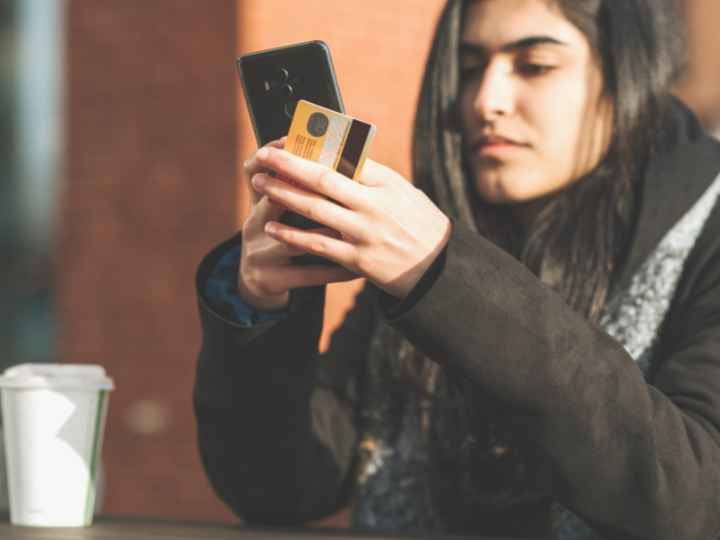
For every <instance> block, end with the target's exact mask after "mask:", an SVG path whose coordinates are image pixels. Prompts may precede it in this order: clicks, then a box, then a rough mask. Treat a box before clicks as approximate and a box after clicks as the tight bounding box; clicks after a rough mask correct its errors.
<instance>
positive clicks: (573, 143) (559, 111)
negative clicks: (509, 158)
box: [526, 84, 587, 185]
mask: <svg viewBox="0 0 720 540" xmlns="http://www.w3.org/2000/svg"><path fill="white" fill-rule="evenodd" d="M558 96H562V99H559V98H558ZM536 97H537V98H538V99H537V100H535V101H534V103H533V104H532V107H530V108H529V109H528V110H527V111H526V112H527V117H528V122H529V123H530V124H531V125H532V129H533V131H534V136H535V137H536V139H535V148H536V150H537V154H538V157H539V158H540V159H541V160H542V161H543V164H542V168H543V169H544V170H545V171H546V173H547V174H549V175H552V176H554V178H552V179H548V181H551V182H552V183H554V184H556V185H561V184H563V183H567V182H569V181H570V180H571V179H572V178H571V177H572V176H573V174H574V171H575V169H576V163H577V161H578V158H579V156H580V154H582V149H581V146H582V145H583V144H584V143H583V136H582V135H583V132H584V128H583V126H584V125H585V122H586V118H587V99H586V95H585V88H584V85H581V84H576V85H574V87H573V86H568V85H564V86H563V91H562V92H547V93H543V94H542V96H540V95H538V96H536Z"/></svg>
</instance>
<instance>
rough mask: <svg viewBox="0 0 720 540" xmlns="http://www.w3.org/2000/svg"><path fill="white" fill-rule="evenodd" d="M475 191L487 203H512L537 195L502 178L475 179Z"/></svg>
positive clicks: (527, 199)
mask: <svg viewBox="0 0 720 540" xmlns="http://www.w3.org/2000/svg"><path fill="white" fill-rule="evenodd" d="M475 191H476V193H477V194H478V196H479V197H480V198H481V199H482V200H483V201H485V202H486V203H488V204H514V203H521V202H525V201H529V200H531V199H534V198H536V197H537V195H535V194H533V193H528V192H526V191H524V190H522V189H518V186H514V185H513V184H512V183H508V182H503V181H502V180H488V179H477V180H476V181H475Z"/></svg>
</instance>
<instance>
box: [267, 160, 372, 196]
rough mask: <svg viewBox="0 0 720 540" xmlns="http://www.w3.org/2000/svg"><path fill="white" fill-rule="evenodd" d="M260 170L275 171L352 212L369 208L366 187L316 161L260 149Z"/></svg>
mask: <svg viewBox="0 0 720 540" xmlns="http://www.w3.org/2000/svg"><path fill="white" fill-rule="evenodd" d="M255 159H256V161H257V163H258V164H259V165H260V166H261V167H266V168H268V169H271V170H273V171H276V172H277V174H278V175H279V176H282V177H283V178H286V179H288V180H290V181H292V182H294V183H296V184H297V185H299V186H302V187H303V188H305V189H307V190H309V191H314V192H315V193H319V194H321V195H324V196H325V197H327V198H329V199H332V200H334V201H337V202H339V203H340V204H342V205H343V206H345V207H347V208H352V209H362V208H365V206H366V200H367V190H366V188H365V186H363V185H361V184H360V183H358V182H355V181H353V180H351V179H350V178H348V177H347V176H343V175H342V174H340V173H338V172H336V171H334V170H333V169H331V168H329V167H326V166H325V165H320V164H319V163H316V162H314V161H310V160H307V159H303V158H300V157H298V156H295V155H293V154H291V153H290V152H286V151H285V150H280V149H278V148H267V147H266V148H261V149H260V150H258V151H257V153H256V154H255Z"/></svg>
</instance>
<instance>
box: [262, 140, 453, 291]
mask: <svg viewBox="0 0 720 540" xmlns="http://www.w3.org/2000/svg"><path fill="white" fill-rule="evenodd" d="M255 162H256V163H257V166H258V167H260V168H262V169H266V170H272V171H275V172H276V173H277V175H278V176H277V177H272V176H270V175H268V174H265V173H260V174H256V175H254V176H253V178H252V182H253V187H254V188H255V189H256V190H257V191H258V192H259V193H262V194H264V195H265V196H267V197H268V199H269V200H270V201H271V204H275V205H278V206H280V207H283V208H288V209H290V210H292V211H293V212H296V213H298V214H301V215H303V216H305V217H307V218H309V219H311V220H313V221H316V222H318V223H321V224H323V225H326V226H327V227H328V228H329V229H332V230H334V231H337V232H338V233H339V234H338V235H337V236H335V237H333V236H332V235H330V234H327V232H319V231H309V230H308V231H306V230H300V229H296V228H293V227H290V226H287V225H284V224H282V223H279V222H278V221H277V220H276V218H268V219H266V220H265V221H264V227H265V230H266V231H267V232H268V234H269V235H270V236H271V237H272V238H274V239H276V240H278V241H280V242H281V243H282V244H283V245H284V246H286V248H287V249H291V250H296V251H301V252H305V253H312V254H315V255H320V256H322V257H325V258H327V259H330V260H333V261H335V262H337V263H339V264H340V265H342V266H343V267H344V268H346V269H347V270H348V271H350V272H352V273H354V274H359V275H361V276H364V277H366V278H367V279H369V280H370V281H371V282H372V283H374V284H375V285H377V286H378V287H379V288H381V289H383V290H384V291H385V292H387V293H388V294H391V295H393V296H395V297H396V298H400V299H403V298H405V297H406V296H407V295H408V293H409V292H410V291H411V290H412V288H413V287H414V286H415V284H416V283H417V282H418V281H419V280H420V278H421V277H422V275H423V274H424V273H425V271H426V270H427V269H428V268H429V267H430V265H431V264H432V262H433V261H434V260H435V258H436V257H437V256H438V255H439V254H440V252H441V251H442V249H443V248H444V247H445V245H446V244H447V241H448V238H449V236H450V229H451V222H450V220H449V218H448V217H447V216H446V215H445V214H443V213H442V212H441V211H440V209H438V208H437V206H435V204H433V202H432V201H431V200H430V199H429V198H428V197H427V196H426V195H425V194H424V193H423V192H422V191H420V190H419V189H417V188H416V187H414V186H413V185H412V184H411V183H410V182H408V181H407V180H405V178H403V177H402V176H400V175H399V174H397V173H396V172H394V171H393V170H391V169H389V168H388V167H385V166H383V165H380V164H379V163H376V162H374V161H371V160H369V159H368V160H367V161H366V162H365V166H364V168H363V172H362V174H361V177H360V179H359V181H353V180H351V179H349V178H347V177H346V176H343V175H341V174H340V173H337V172H336V171H333V170H332V169H330V168H328V167H325V166H322V165H319V164H317V163H315V162H312V161H308V160H305V159H301V158H299V157H297V156H294V155H293V154H291V153H289V152H286V151H284V150H282V149H280V148H279V147H277V146H276V147H267V148H263V149H261V150H259V151H258V152H257V154H256V155H255Z"/></svg>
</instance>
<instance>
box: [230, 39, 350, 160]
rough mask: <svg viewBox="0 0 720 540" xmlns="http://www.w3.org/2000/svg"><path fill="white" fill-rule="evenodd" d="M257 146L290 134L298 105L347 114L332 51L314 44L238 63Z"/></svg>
mask: <svg viewBox="0 0 720 540" xmlns="http://www.w3.org/2000/svg"><path fill="white" fill-rule="evenodd" d="M237 64H238V69H239V71H240V79H241V81H242V84H243V90H244V91H245V97H246V99H247V101H248V103H249V104H250V107H249V109H250V116H251V119H252V122H253V127H254V129H255V137H256V139H257V142H258V146H262V145H264V144H266V143H268V142H270V141H272V140H275V139H279V138H280V137H283V136H285V135H287V133H288V130H289V128H290V121H291V120H292V116H293V113H294V111H295V106H296V105H297V102H298V101H299V100H301V99H305V100H307V101H310V102H312V103H316V104H318V105H322V106H323V107H327V108H328V109H332V110H334V111H337V112H343V113H344V112H345V108H344V107H343V103H342V98H341V97H340V91H339V89H338V85H337V79H336V77H335V71H334V69H333V64H332V60H331V58H330V51H329V49H328V47H327V45H325V44H324V43H323V42H321V41H311V42H307V43H302V44H299V45H292V46H289V47H281V48H277V49H270V50H267V51H261V52H258V53H254V54H249V55H246V56H242V57H240V58H238V60H237Z"/></svg>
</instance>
